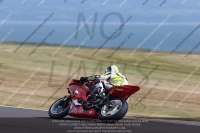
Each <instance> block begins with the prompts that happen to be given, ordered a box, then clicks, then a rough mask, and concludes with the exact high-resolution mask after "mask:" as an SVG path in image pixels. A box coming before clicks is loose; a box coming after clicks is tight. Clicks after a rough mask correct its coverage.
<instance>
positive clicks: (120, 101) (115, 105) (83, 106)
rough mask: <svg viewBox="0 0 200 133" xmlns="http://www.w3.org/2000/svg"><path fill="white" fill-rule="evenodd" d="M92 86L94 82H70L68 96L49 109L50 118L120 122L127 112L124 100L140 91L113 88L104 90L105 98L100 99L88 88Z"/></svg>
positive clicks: (126, 86) (130, 86) (121, 87)
mask: <svg viewBox="0 0 200 133" xmlns="http://www.w3.org/2000/svg"><path fill="white" fill-rule="evenodd" d="M94 84H95V83H94V81H87V82H86V83H81V82H80V80H72V81H71V82H70V84H69V87H68V88H67V90H68V93H69V94H70V95H69V96H65V97H63V98H60V99H58V100H57V101H55V102H54V103H53V104H52V105H51V107H50V108H49V116H50V118H53V119H60V118H63V117H65V116H66V115H69V116H74V117H80V118H94V119H100V120H120V119H122V118H123V117H124V116H125V115H126V113H127V111H128V103H127V102H126V100H127V99H128V98H129V97H130V96H131V95H132V94H134V93H135V92H137V91H138V90H140V87H138V86H132V85H124V86H114V87H112V88H110V89H108V90H105V97H104V98H103V99H100V98H99V97H98V94H95V93H94V92H95V91H92V90H91V88H90V86H91V85H94ZM99 99H100V100H99Z"/></svg>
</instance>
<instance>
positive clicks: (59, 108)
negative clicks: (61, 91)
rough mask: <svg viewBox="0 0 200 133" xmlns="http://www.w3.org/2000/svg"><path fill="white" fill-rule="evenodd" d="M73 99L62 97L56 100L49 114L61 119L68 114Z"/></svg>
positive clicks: (51, 116) (53, 117)
mask: <svg viewBox="0 0 200 133" xmlns="http://www.w3.org/2000/svg"><path fill="white" fill-rule="evenodd" d="M70 105H71V101H69V100H68V99H67V98H65V97H64V98H60V99H58V100H56V101H55V102H54V103H53V104H52V105H51V107H50V108H49V116H50V118H52V119H61V118H63V117H65V116H66V115H68V112H69V109H70Z"/></svg>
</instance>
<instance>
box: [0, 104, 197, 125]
mask: <svg viewBox="0 0 200 133" xmlns="http://www.w3.org/2000/svg"><path fill="white" fill-rule="evenodd" d="M0 107H5V108H15V109H26V110H34V111H45V112H47V111H48V110H42V109H34V108H22V107H20V108H18V107H13V106H0ZM124 118H126V119H139V120H145V121H153V122H162V123H173V124H182V125H192V126H200V122H196V121H183V120H167V119H159V118H158V119H151V118H130V117H124Z"/></svg>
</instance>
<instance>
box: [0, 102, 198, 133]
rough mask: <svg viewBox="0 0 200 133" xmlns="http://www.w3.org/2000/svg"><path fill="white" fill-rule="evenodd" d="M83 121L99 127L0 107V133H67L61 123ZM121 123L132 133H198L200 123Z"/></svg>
mask: <svg viewBox="0 0 200 133" xmlns="http://www.w3.org/2000/svg"><path fill="white" fill-rule="evenodd" d="M82 120H83V121H91V122H90V123H92V124H98V123H101V124H102V122H100V121H98V120H91V119H80V118H74V117H65V118H64V119H62V120H53V119H50V118H49V116H48V112H47V111H42V110H33V109H23V108H14V107H1V106H0V133H67V132H70V131H71V130H74V127H75V126H66V125H62V122H63V121H64V122H68V124H69V123H73V122H76V121H82ZM122 121H134V122H135V123H134V125H132V126H128V127H126V130H127V131H129V132H132V133H200V122H189V121H179V120H162V119H143V118H140V119H136V118H135V119H134V118H124V119H123V120H122ZM82 123H84V122H82ZM103 124H104V123H103ZM111 124H112V123H111ZM114 124H115V123H114ZM138 124H139V125H138ZM94 131H95V130H94ZM96 131H97V130H96ZM102 131H103V130H101V132H102ZM104 131H105V130H104ZM108 131H109V132H112V131H113V132H114V131H117V130H107V132H108ZM121 131H122V130H121ZM105 132H106V131H105ZM80 133H81V132H80ZM88 133H89V131H88Z"/></svg>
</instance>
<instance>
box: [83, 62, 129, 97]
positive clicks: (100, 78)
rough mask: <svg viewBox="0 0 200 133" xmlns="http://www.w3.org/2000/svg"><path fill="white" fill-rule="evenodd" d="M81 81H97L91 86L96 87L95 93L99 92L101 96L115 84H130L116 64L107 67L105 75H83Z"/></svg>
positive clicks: (92, 88) (91, 87)
mask: <svg viewBox="0 0 200 133" xmlns="http://www.w3.org/2000/svg"><path fill="white" fill-rule="evenodd" d="M80 81H81V82H86V81H95V85H93V86H90V87H89V88H90V89H91V90H94V89H96V92H95V93H97V94H99V96H100V97H101V98H104V97H105V93H104V91H105V90H107V89H110V88H112V87H113V86H123V85H128V80H127V78H126V77H125V76H124V75H123V74H121V73H119V70H118V68H117V66H115V65H111V66H109V67H107V68H106V70H105V73H104V74H103V75H94V76H89V77H81V78H80Z"/></svg>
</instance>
